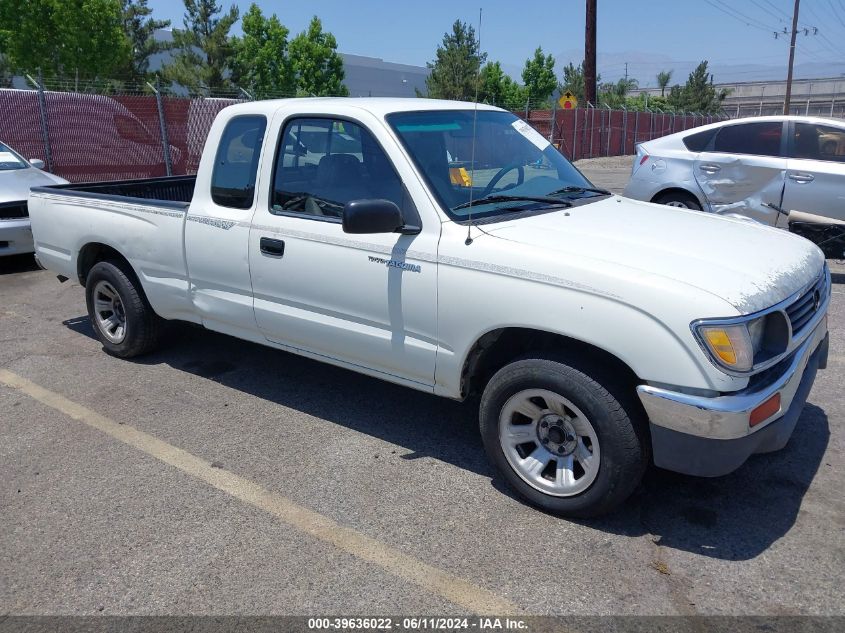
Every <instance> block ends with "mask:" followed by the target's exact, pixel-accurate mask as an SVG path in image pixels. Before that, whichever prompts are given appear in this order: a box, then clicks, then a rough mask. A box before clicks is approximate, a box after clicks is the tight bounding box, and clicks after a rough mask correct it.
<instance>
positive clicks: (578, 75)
mask: <svg viewBox="0 0 845 633" xmlns="http://www.w3.org/2000/svg"><path fill="white" fill-rule="evenodd" d="M596 84H598V85H601V75H596ZM558 88H559V89H560V91H561V92H567V91H568V92H571V93H572V94H573V95H575V98H576V99H578V105H579V106H581V107H584V106H586V105H587V104H586V103H585V102H584V64H583V63H580V64H578V65H577V66H575V65H574V64H573V63H572V62H569V63H568V64H567V65H566V66H564V68H563V81H562V82H561V83H560V86H558Z"/></svg>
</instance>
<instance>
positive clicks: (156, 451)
mask: <svg viewBox="0 0 845 633" xmlns="http://www.w3.org/2000/svg"><path fill="white" fill-rule="evenodd" d="M0 383H3V384H5V385H7V386H8V387H11V388H12V389H16V390H18V391H20V392H21V393H24V394H26V395H28V396H30V397H31V398H33V399H34V400H37V401H38V402H40V403H42V404H44V405H46V406H48V407H51V408H53V409H55V410H56V411H59V412H60V413H63V414H65V415H66V416H68V417H71V418H73V419H74V420H78V421H79V422H82V423H84V424H87V425H88V426H90V427H92V428H94V429H97V430H98V431H102V432H103V433H106V434H107V435H110V436H112V437H113V438H114V439H116V440H118V441H120V442H123V443H124V444H127V445H129V446H132V447H133V448H136V449H138V450H139V451H142V452H144V453H146V454H147V455H150V456H151V457H154V458H156V459H158V460H159V461H162V462H164V463H165V464H169V465H170V466H173V467H175V468H178V469H179V470H181V471H182V472H184V473H186V474H188V475H191V476H192V477H195V478H197V479H199V480H201V481H204V482H205V483H207V484H209V485H211V486H214V487H215V488H217V489H218V490H222V491H223V492H225V493H227V494H228V495H230V496H232V497H234V498H236V499H239V500H240V501H243V502H245V503H249V504H250V505H253V506H255V507H257V508H261V509H262V510H264V511H265V512H268V513H270V514H272V515H273V516H275V517H276V518H277V519H280V520H281V521H283V522H285V523H287V524H288V525H290V526H292V527H294V528H296V529H298V530H299V531H301V532H303V533H305V534H308V535H309V536H312V537H314V538H316V539H319V540H321V541H323V542H325V543H330V544H331V545H334V546H335V547H337V548H338V549H340V550H343V551H345V552H347V553H349V554H351V555H352V556H355V557H357V558H359V559H361V560H364V561H367V562H368V563H372V564H374V565H377V566H379V567H381V568H382V569H384V570H385V571H387V572H389V573H391V574H393V575H395V576H398V577H400V578H403V579H405V580H407V581H410V582H412V583H414V584H416V585H418V586H420V587H422V588H423V589H425V590H427V591H429V592H431V593H433V594H436V595H438V596H441V597H443V598H445V599H446V600H449V601H450V602H453V603H455V604H458V605H461V606H463V607H465V608H466V609H468V610H470V611H472V612H474V613H479V614H495V615H509V614H515V613H517V612H519V611H520V610H519V609H518V608H517V607H516V605H514V604H513V603H511V602H510V601H508V600H506V599H504V598H501V597H499V596H497V595H495V594H494V593H492V592H490V591H488V590H486V589H483V588H482V587H478V586H476V585H474V584H472V583H470V582H468V581H466V580H464V579H462V578H459V577H458V576H455V575H453V574H450V573H448V572H446V571H443V570H442V569H438V568H437V567H433V566H431V565H428V564H426V563H424V562H422V561H420V560H417V559H416V558H414V557H412V556H408V555H407V554H403V553H402V552H400V551H399V550H396V549H394V548H392V547H390V546H389V545H386V544H385V543H382V542H380V541H378V540H376V539H374V538H371V537H369V536H366V535H365V534H362V533H361V532H358V531H357V530H354V529H352V528H350V527H346V526H344V525H341V524H340V523H337V522H336V521H333V520H332V519H330V518H328V517H326V516H323V515H322V514H320V513H318V512H314V511H313V510H309V509H308V508H305V507H303V506H301V505H298V504H297V503H294V502H293V501H291V500H290V499H287V498H286V497H283V496H282V495H280V494H277V493H275V492H272V491H270V490H267V489H265V488H262V487H261V486H259V485H258V484H257V483H255V482H253V481H250V480H249V479H246V478H244V477H241V476H240V475H236V474H235V473H232V472H229V471H228V470H225V469H223V468H216V467H215V468H212V466H211V462H208V461H206V460H204V459H202V458H200V457H197V456H196V455H193V454H191V453H188V452H187V451H184V450H182V449H181V448H177V447H176V446H173V445H172V444H168V443H167V442H164V441H162V440H160V439H158V438H156V437H154V436H152V435H150V434H148V433H144V432H143V431H140V430H138V429H136V428H135V427H133V426H130V425H128V424H118V423H117V422H115V421H114V420H111V419H109V418H107V417H105V416H102V415H100V414H99V413H97V412H95V411H92V410H91V409H88V408H86V407H84V406H82V405H80V404H77V403H76V402H73V401H71V400H68V399H67V398H65V397H64V396H62V395H60V394H58V393H55V392H53V391H50V390H49V389H45V388H44V387H41V386H39V385H36V384H35V383H33V382H30V381H29V380H27V379H25V378H22V377H21V376H18V375H17V374H15V373H13V372H11V371H8V370H6V369H0Z"/></svg>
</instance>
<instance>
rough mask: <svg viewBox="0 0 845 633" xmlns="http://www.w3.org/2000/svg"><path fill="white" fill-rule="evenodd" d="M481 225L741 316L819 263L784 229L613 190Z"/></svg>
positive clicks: (777, 296)
mask: <svg viewBox="0 0 845 633" xmlns="http://www.w3.org/2000/svg"><path fill="white" fill-rule="evenodd" d="M485 231H486V232H487V233H489V234H491V235H493V236H494V237H498V238H501V239H506V240H510V241H514V242H518V243H521V244H525V245H527V246H531V247H533V248H539V249H544V250H549V251H555V252H557V253H560V255H562V256H564V257H566V258H573V259H576V260H578V261H579V262H581V263H582V264H584V265H587V262H588V261H590V260H593V261H602V262H606V263H609V264H612V265H616V266H620V267H625V268H626V269H628V270H632V271H641V272H642V273H643V274H646V275H656V276H659V277H663V278H667V279H670V280H673V281H676V282H680V283H684V284H687V285H690V286H694V287H696V288H698V289H700V290H703V291H705V292H708V293H710V294H713V295H715V296H717V297H721V298H722V299H724V300H726V301H727V302H728V303H729V304H731V305H732V306H733V307H734V308H736V309H737V310H738V311H739V312H740V313H741V314H747V313H750V312H756V311H757V310H763V309H765V308H768V307H771V306H772V305H774V304H776V303H778V302H780V301H783V300H784V299H786V298H787V297H789V296H790V295H791V294H793V293H795V292H797V291H799V290H801V289H802V288H804V287H805V286H807V285H808V284H809V283H810V282H811V281H813V280H814V279H816V278H817V277H818V276H819V275H820V274H821V271H822V268H823V266H824V256H823V255H822V253H821V251H819V249H818V248H816V246H815V245H814V244H812V243H811V242H809V241H808V240H805V239H804V238H801V237H798V236H796V235H792V234H790V233H788V232H786V231H784V230H782V229H774V228H770V227H766V226H763V225H761V224H757V223H755V222H749V221H747V220H744V219H734V218H730V217H722V216H717V215H713V214H709V213H704V212H699V211H688V210H683V209H677V208H674V207H667V206H663V205H656V204H651V203H647V202H638V201H634V200H629V199H627V198H620V197H616V196H614V197H610V198H606V199H604V200H600V201H597V202H593V203H588V204H583V205H580V206H576V207H573V208H571V209H567V210H565V211H557V212H552V213H545V214H541V215H536V216H531V217H523V218H520V219H514V220H512V221H509V222H505V223H501V224H495V225H492V226H489V227H485Z"/></svg>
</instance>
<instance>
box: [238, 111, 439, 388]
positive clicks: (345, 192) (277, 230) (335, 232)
mask: <svg viewBox="0 0 845 633" xmlns="http://www.w3.org/2000/svg"><path fill="white" fill-rule="evenodd" d="M274 125H278V126H279V127H278V129H277V137H279V138H281V139H283V141H282V142H280V143H279V146H278V148H277V150H276V156H275V161H274V165H273V172H272V176H271V178H270V182H271V186H270V188H269V191H267V192H264V197H263V199H264V203H263V204H260V205H259V209H258V210H257V212H256V214H255V216H254V218H253V224H252V229H251V233H250V248H249V265H250V272H251V275H252V285H253V291H254V295H255V302H254V306H255V317H256V320H257V322H258V326H259V328H260V329H261V332H262V333H263V334H264V336H265V337H266V338H267V339H268V340H269V341H272V342H274V343H277V344H280V345H283V346H287V347H290V348H293V349H294V350H296V351H301V352H306V353H308V354H310V355H314V356H318V357H321V358H325V359H330V360H334V361H337V362H339V363H342V364H347V365H354V366H356V368H358V369H360V368H367V369H368V370H371V373H377V374H381V375H383V376H385V377H388V376H389V377H393V378H396V379H399V380H400V381H409V382H411V383H413V384H414V385H416V386H420V385H425V386H427V387H431V386H432V385H433V384H434V365H435V352H436V349H437V345H436V334H437V332H436V323H437V263H436V252H437V244H438V240H439V237H440V225H439V223H436V224H435V223H432V222H427V223H426V224H425V225H422V227H421V231H420V233H418V234H416V235H401V234H398V233H381V234H371V235H349V234H347V233H344V232H343V227H342V224H341V215H342V210H343V206H344V205H345V204H346V203H347V202H349V201H351V200H358V199H366V198H382V199H388V200H391V201H393V202H395V203H397V205H398V206H399V208H400V209H401V210H402V211H403V215H404V218H405V222H406V224H417V225H419V224H420V220H419V217H418V214H417V211H416V208H415V206H414V203H413V201H412V200H411V197H410V195H409V194H408V192H407V189H406V188H405V187H404V186H403V183H402V180H401V179H400V178H399V176H398V175H397V171H396V169H395V168H394V160H392V159H391V158H390V157H388V156H387V155H386V154H385V152H384V150H383V149H382V146H381V145H380V143H379V142H378V140H377V139H376V137H375V135H374V134H373V133H372V132H371V131H370V128H368V127H367V126H366V125H365V124H364V123H362V122H358V121H352V120H349V119H342V118H326V117H316V116H315V117H292V118H288V119H287V120H285V121H282V122H279V123H274ZM376 126H377V123H374V124H373V125H372V127H376ZM377 129H378V128H377ZM278 132H281V135H280V136H279V135H278ZM400 159H401V157H400ZM405 167H406V168H407V166H405Z"/></svg>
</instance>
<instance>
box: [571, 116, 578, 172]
mask: <svg viewBox="0 0 845 633" xmlns="http://www.w3.org/2000/svg"><path fill="white" fill-rule="evenodd" d="M572 160H573V161H574V160H578V108H575V125H574V126H573V128H572Z"/></svg>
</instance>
